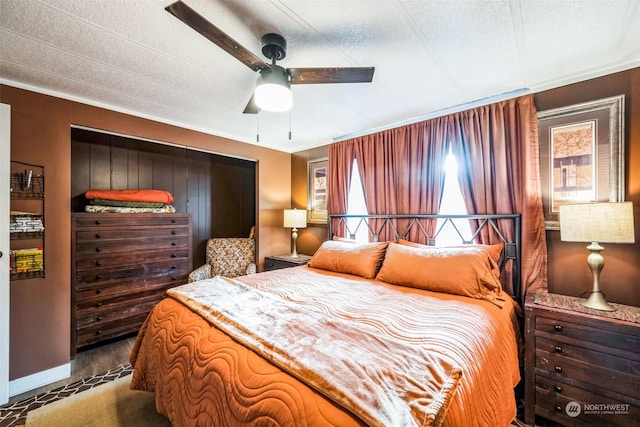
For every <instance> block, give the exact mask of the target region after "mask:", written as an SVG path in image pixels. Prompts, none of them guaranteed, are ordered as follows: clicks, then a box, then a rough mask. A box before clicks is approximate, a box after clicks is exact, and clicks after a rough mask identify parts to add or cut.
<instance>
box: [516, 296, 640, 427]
mask: <svg viewBox="0 0 640 427" xmlns="http://www.w3.org/2000/svg"><path fill="white" fill-rule="evenodd" d="M537 292H538V293H540V292H541V291H537ZM539 296H545V297H547V296H548V295H542V294H541V295H539ZM540 299H543V298H540ZM544 299H545V300H552V301H553V304H552V306H549V305H544V304H537V303H536V302H535V294H534V295H529V296H528V297H527V300H526V302H525V334H526V335H525V346H526V349H525V380H526V391H525V421H526V422H527V423H528V424H530V425H533V422H534V419H535V416H536V415H538V416H542V417H544V418H546V419H549V420H552V421H555V422H557V423H560V424H562V425H566V426H574V425H576V426H577V425H580V426H582V425H593V426H630V425H640V323H636V322H634V321H629V319H632V318H635V319H636V320H637V319H638V317H637V316H638V315H640V309H638V308H634V307H624V306H621V310H623V311H624V313H619V314H620V315H618V314H613V315H612V314H606V315H605V314H601V313H598V312H596V311H595V310H591V309H582V308H580V307H581V306H580V305H579V299H578V298H572V297H565V296H553V297H551V298H544ZM577 310H579V311H577ZM605 316H607V317H605ZM625 316H626V317H627V318H628V319H625V318H624V317H625Z"/></svg>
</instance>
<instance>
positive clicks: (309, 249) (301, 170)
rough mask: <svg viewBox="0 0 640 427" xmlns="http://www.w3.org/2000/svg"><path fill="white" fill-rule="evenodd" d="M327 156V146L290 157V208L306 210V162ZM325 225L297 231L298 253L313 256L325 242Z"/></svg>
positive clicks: (310, 226) (308, 226)
mask: <svg viewBox="0 0 640 427" xmlns="http://www.w3.org/2000/svg"><path fill="white" fill-rule="evenodd" d="M328 156H329V146H328V145H325V146H323V147H318V148H313V149H311V150H305V151H299V152H297V153H294V154H292V155H291V207H292V208H298V209H306V208H307V162H308V161H309V160H316V159H321V158H326V157H328ZM327 235H328V229H327V226H326V225H321V224H308V225H307V228H305V229H301V230H299V231H298V245H297V248H298V253H301V254H307V255H313V254H314V253H315V251H316V250H317V249H318V247H320V244H322V242H324V241H325V240H327Z"/></svg>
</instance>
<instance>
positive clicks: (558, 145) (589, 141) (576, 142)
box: [538, 95, 624, 230]
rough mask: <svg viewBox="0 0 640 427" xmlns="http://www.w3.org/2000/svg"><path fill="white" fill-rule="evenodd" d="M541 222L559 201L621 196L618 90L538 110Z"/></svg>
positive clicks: (552, 217) (554, 218) (552, 223)
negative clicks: (591, 99)
mask: <svg viewBox="0 0 640 427" xmlns="http://www.w3.org/2000/svg"><path fill="white" fill-rule="evenodd" d="M538 130H539V139H540V175H541V182H542V203H543V207H544V217H545V228H546V229H547V230H559V229H560V220H559V218H558V212H559V211H560V206H561V205H563V204H571V203H587V202H596V201H597V202H606V201H610V202H619V201H622V200H624V95H620V96H614V97H611V98H606V99H600V100H597V101H591V102H585V103H582V104H576V105H570V106H568V107H561V108H555V109H553V110H546V111H540V112H538Z"/></svg>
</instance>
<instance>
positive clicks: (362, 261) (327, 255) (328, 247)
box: [307, 240, 388, 279]
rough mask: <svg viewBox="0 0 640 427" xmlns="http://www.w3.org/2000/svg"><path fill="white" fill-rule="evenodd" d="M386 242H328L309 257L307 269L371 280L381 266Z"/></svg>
mask: <svg viewBox="0 0 640 427" xmlns="http://www.w3.org/2000/svg"><path fill="white" fill-rule="evenodd" d="M387 245H388V242H380V243H364V244H354V243H346V242H340V241H332V240H328V241H326V242H324V243H323V244H322V245H321V246H320V248H318V250H317V251H316V253H315V254H314V255H313V257H311V260H309V263H308V264H307V265H308V266H309V267H313V268H320V269H322V270H329V271H335V272H338V273H347V274H355V275H357V276H362V277H364V278H365V279H373V278H374V277H376V273H377V272H378V269H379V268H380V264H382V259H383V258H384V254H385V250H386V249H387Z"/></svg>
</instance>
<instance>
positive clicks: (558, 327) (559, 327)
mask: <svg viewBox="0 0 640 427" xmlns="http://www.w3.org/2000/svg"><path fill="white" fill-rule="evenodd" d="M553 328H554V329H555V330H556V332H562V325H556V326H554V327H553Z"/></svg>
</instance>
